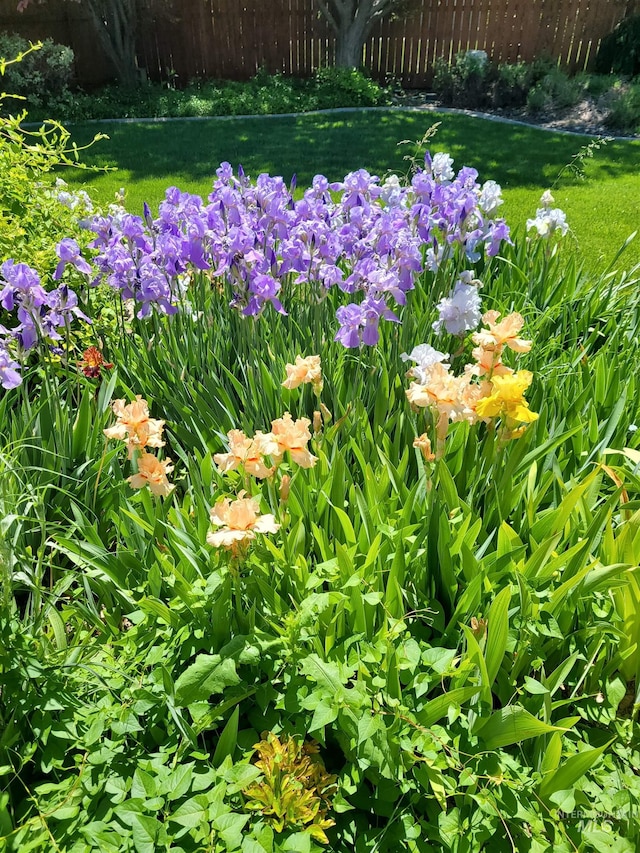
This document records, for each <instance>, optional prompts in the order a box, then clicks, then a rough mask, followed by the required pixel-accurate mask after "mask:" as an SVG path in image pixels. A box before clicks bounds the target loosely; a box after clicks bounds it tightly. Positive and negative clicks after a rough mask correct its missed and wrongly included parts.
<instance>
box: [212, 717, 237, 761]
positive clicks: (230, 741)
mask: <svg viewBox="0 0 640 853" xmlns="http://www.w3.org/2000/svg"><path fill="white" fill-rule="evenodd" d="M239 719H240V707H239V706H236V709H235V710H234V712H233V714H231V716H230V717H229V719H228V720H227V724H226V726H225V727H224V729H223V730H222V734H221V735H220V737H219V738H218V743H217V744H216V751H215V752H214V753H213V759H212V762H211V763H212V764H213V766H214V767H219V766H220V765H221V764H222V762H223V761H224V759H225V758H226V757H227V755H233V751H234V749H235V748H236V743H237V740H238V720H239Z"/></svg>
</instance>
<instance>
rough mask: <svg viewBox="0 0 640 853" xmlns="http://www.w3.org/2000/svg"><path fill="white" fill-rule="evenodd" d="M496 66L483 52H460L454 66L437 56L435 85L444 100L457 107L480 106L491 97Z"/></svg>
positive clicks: (437, 92)
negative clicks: (494, 67)
mask: <svg viewBox="0 0 640 853" xmlns="http://www.w3.org/2000/svg"><path fill="white" fill-rule="evenodd" d="M492 75H493V69H492V67H491V65H489V63H488V62H487V57H486V54H484V52H483V51H466V52H465V53H458V54H457V55H456V57H455V60H454V62H453V64H452V65H450V64H449V63H448V62H447V61H446V60H445V59H443V58H439V59H436V61H435V63H434V66H433V88H434V91H435V93H436V94H437V95H438V96H439V97H440V98H441V99H442V101H443V103H445V104H447V105H449V106H455V107H467V108H474V107H481V106H484V105H485V104H486V102H487V99H488V94H487V91H488V86H489V84H490V81H491V77H492Z"/></svg>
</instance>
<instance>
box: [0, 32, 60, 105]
mask: <svg viewBox="0 0 640 853" xmlns="http://www.w3.org/2000/svg"><path fill="white" fill-rule="evenodd" d="M30 45H31V43H30V42H28V41H27V40H26V39H24V38H22V37H21V36H19V35H17V34H15V33H11V34H10V33H0V57H3V58H4V59H5V60H7V59H8V60H12V59H13V58H14V57H16V56H21V57H22V58H21V60H20V62H10V63H9V64H8V65H7V67H6V69H5V72H4V84H3V85H4V86H5V87H6V91H9V92H11V94H12V95H19V96H21V97H22V98H23V99H24V100H25V103H26V105H27V107H28V108H31V107H39V106H42V104H43V103H46V102H48V100H49V99H50V98H58V97H61V96H63V95H65V94H66V93H67V91H68V86H69V83H70V82H71V78H72V74H73V50H71V48H70V47H67V46H66V45H62V44H55V43H54V42H53V40H52V39H45V40H44V41H42V42H40V43H39V46H38V49H37V50H30ZM12 107H13V102H12V101H6V100H5V101H4V103H3V104H2V112H3V113H6V112H7V111H8V110H11V109H12Z"/></svg>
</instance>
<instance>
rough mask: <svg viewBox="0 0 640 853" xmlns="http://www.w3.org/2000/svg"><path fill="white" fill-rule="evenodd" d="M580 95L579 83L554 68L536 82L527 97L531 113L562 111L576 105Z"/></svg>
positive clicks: (580, 87)
mask: <svg viewBox="0 0 640 853" xmlns="http://www.w3.org/2000/svg"><path fill="white" fill-rule="evenodd" d="M581 94H582V86H581V85H580V83H579V81H576V80H575V79H571V78H570V77H569V76H568V75H567V74H565V72H564V71H562V70H561V69H560V68H554V69H553V70H552V71H549V73H548V74H545V76H544V77H542V79H541V80H539V82H537V83H536V84H535V85H534V86H533V88H532V89H531V91H530V92H529V95H528V96H527V106H528V107H529V109H530V110H531V112H534V113H538V112H546V111H550V110H557V109H564V108H565V107H571V106H573V105H574V104H577V103H578V101H579V100H580V97H581Z"/></svg>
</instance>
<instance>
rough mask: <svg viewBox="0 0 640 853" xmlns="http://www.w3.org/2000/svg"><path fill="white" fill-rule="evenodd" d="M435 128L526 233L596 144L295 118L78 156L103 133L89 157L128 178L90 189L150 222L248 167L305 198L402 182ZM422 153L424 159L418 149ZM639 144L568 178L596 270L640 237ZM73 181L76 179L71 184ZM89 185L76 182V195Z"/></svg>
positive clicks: (565, 192) (172, 132)
mask: <svg viewBox="0 0 640 853" xmlns="http://www.w3.org/2000/svg"><path fill="white" fill-rule="evenodd" d="M435 122H440V126H439V128H438V130H437V133H436V134H435V136H434V137H433V138H432V139H431V140H430V147H431V150H432V151H448V152H449V153H450V154H451V155H452V156H453V157H454V158H455V163H456V165H457V166H458V167H460V166H463V165H469V166H474V167H475V168H477V169H478V171H479V172H480V179H481V180H488V179H489V178H493V179H494V180H496V181H498V182H499V183H500V184H501V185H502V187H503V189H504V197H505V202H506V203H505V205H504V207H503V212H504V215H505V216H506V218H507V220H508V221H509V222H510V224H511V225H512V226H523V225H524V223H525V221H526V219H527V218H528V217H530V216H533V215H534V213H535V208H536V203H537V200H538V198H539V196H540V194H541V192H542V190H544V189H546V188H547V187H549V186H551V185H552V184H553V183H554V181H555V180H556V178H557V176H558V173H559V172H560V170H561V169H562V168H563V166H565V165H566V164H567V163H568V162H569V161H570V160H571V158H572V157H573V156H574V155H575V154H576V153H577V152H578V151H579V150H580V148H581V147H582V146H584V145H586V144H587V143H588V142H589V139H588V138H587V137H580V136H573V135H566V134H556V133H549V132H547V131H543V130H538V129H534V128H528V127H524V126H518V125H509V124H504V123H500V122H494V121H490V120H488V119H476V118H471V117H469V116H463V115H449V114H446V115H445V114H437V113H419V112H415V111H413V112H410V111H406V112H402V111H397V112H395V111H394V112H360V113H358V112H353V113H335V114H328V115H327V114H323V115H313V114H312V115H298V116H295V117H273V118H266V119H265V118H249V119H243V118H234V119H215V118H212V119H210V120H203V121H189V120H184V121H174V122H157V123H130V124H117V123H113V124H111V123H107V124H101V125H95V124H88V123H87V124H82V125H81V124H78V125H74V126H73V127H72V130H73V135H74V139H75V141H76V142H78V144H83V143H85V142H86V141H87V140H88V139H90V138H91V137H92V136H93V134H94V133H95V132H96V131H97V130H99V131H100V132H104V133H107V134H108V135H109V137H110V138H109V139H108V140H103V141H101V142H99V143H98V144H97V145H96V146H95V148H94V149H92V150H91V151H90V152H87V153H86V154H85V157H84V159H85V162H87V163H90V164H92V165H101V166H102V165H111V166H117V168H118V171H116V172H111V173H108V174H98V173H92V174H91V175H90V177H89V179H88V183H89V186H90V187H91V188H92V190H93V195H94V197H95V198H96V199H97V200H99V201H101V202H105V201H111V200H112V199H113V194H114V193H115V191H116V190H117V189H118V188H119V187H125V188H126V190H127V206H128V208H129V209H130V210H132V211H134V212H138V211H141V209H142V203H143V201H148V202H149V204H151V206H152V208H154V207H155V206H157V204H158V203H159V201H160V200H161V199H162V197H163V195H164V190H165V188H166V187H167V186H170V185H172V184H175V185H177V186H179V187H181V188H182V189H185V190H189V191H191V192H197V193H200V194H202V195H203V196H206V195H207V193H208V192H209V187H210V185H211V180H212V176H213V175H214V173H215V169H216V168H217V166H218V165H219V163H220V162H221V161H223V160H228V161H229V162H230V163H232V165H233V166H234V167H235V166H237V165H238V164H239V163H241V164H242V165H243V167H244V169H245V171H246V172H248V173H249V174H250V175H253V176H255V175H257V174H259V173H260V172H265V171H266V172H270V173H271V174H280V175H283V176H284V178H285V179H286V180H289V179H290V178H291V177H292V175H293V174H296V175H297V181H298V187H306V186H307V185H308V184H309V183H310V181H311V180H312V178H313V176H314V175H316V174H318V173H322V174H324V175H326V176H327V177H329V178H330V179H331V180H337V179H339V178H341V177H343V176H344V175H345V174H346V173H347V172H348V171H351V170H353V169H358V168H362V167H364V168H366V169H368V170H369V171H371V172H374V173H376V174H379V175H384V174H385V173H386V172H388V171H395V172H403V171H406V169H407V163H406V162H405V161H404V160H403V157H404V155H406V154H407V153H408V152H409V150H410V146H399V145H398V143H399V142H400V141H402V140H418V139H420V138H421V137H422V136H423V134H424V133H425V131H426V130H427V129H428V128H429V127H430V126H431V125H432V124H434V123H435ZM411 150H413V151H415V148H413V149H411ZM639 167H640V141H638V142H636V141H634V142H627V141H617V142H611V143H609V144H608V145H606V147H604V148H601V149H600V150H599V151H596V152H595V154H594V157H593V159H588V160H587V161H586V173H587V180H586V181H579V180H577V179H576V178H574V177H572V176H571V175H565V176H564V177H563V178H562V180H561V181H560V183H559V185H558V187H557V188H556V190H554V195H555V198H556V203H557V204H558V206H560V207H562V208H563V209H564V210H565V211H566V213H567V219H568V221H569V223H570V225H571V227H572V230H573V234H574V237H575V241H576V247H577V250H578V252H579V255H580V257H582V258H584V260H585V261H586V262H587V263H588V264H589V265H590V266H592V267H600V266H602V265H603V264H606V263H608V262H610V261H611V259H612V258H613V257H614V255H615V253H616V252H617V250H618V249H619V247H620V246H621V245H622V244H623V243H624V241H625V240H626V239H627V237H628V236H629V235H630V234H631V233H632V232H633V231H634V230H636V229H637V228H638V227H639V226H640V169H639ZM65 177H67V176H65ZM87 178H88V176H87V175H86V173H84V174H83V173H78V174H70V175H69V176H68V180H69V181H70V182H72V181H73V182H74V183H82V182H83V181H87ZM625 258H626V261H625V263H626V264H627V265H628V266H631V265H633V264H635V263H638V262H640V238H639V239H637V240H636V241H634V243H633V244H632V245H631V246H630V247H629V248H628V249H627V252H626V255H625Z"/></svg>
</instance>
